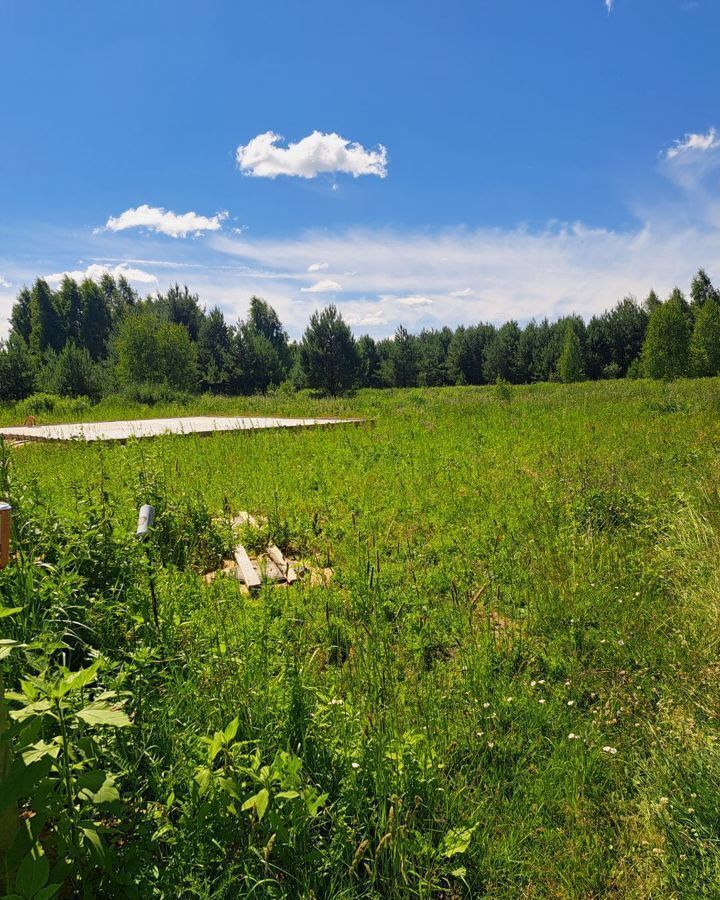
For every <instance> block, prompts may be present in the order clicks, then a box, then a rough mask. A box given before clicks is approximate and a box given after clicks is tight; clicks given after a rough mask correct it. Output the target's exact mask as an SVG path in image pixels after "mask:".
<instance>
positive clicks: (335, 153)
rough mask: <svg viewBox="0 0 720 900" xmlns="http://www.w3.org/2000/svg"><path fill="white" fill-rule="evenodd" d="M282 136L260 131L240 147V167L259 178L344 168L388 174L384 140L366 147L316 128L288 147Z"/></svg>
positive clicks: (353, 172) (307, 175) (354, 172)
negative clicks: (372, 147)
mask: <svg viewBox="0 0 720 900" xmlns="http://www.w3.org/2000/svg"><path fill="white" fill-rule="evenodd" d="M281 140H282V137H281V136H280V135H278V134H275V133H274V132H272V131H266V132H265V134H259V135H257V137H254V138H253V139H252V140H251V141H248V143H247V144H244V145H241V146H240V147H238V148H237V152H236V159H237V164H238V168H239V169H240V171H241V172H243V173H244V174H245V175H253V176H255V177H256V178H276V177H277V176H278V175H295V176H297V177H299V178H315V177H316V176H318V175H322V174H327V173H330V174H333V173H338V172H343V173H345V174H347V175H352V176H353V177H354V178H357V177H359V176H360V175H377V176H378V177H379V178H384V177H385V176H386V175H387V150H386V148H385V147H383V145H382V144H379V145H378V146H377V147H376V148H375V149H371V150H366V149H365V147H363V146H362V144H357V143H353V142H351V141H348V140H346V139H345V138H343V137H340V135H339V134H335V133H332V134H323V133H322V132H320V131H313V133H312V134H309V135H308V136H307V137H304V138H302V140H300V141H298V142H297V143H295V144H288V146H287V147H278V146H277V144H278V142H279V141H281Z"/></svg>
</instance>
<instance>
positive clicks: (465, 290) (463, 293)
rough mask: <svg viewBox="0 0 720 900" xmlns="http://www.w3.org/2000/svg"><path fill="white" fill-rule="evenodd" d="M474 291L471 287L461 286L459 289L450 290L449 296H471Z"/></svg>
mask: <svg viewBox="0 0 720 900" xmlns="http://www.w3.org/2000/svg"><path fill="white" fill-rule="evenodd" d="M474 293H475V291H474V290H473V289H472V288H463V289H462V290H461V291H450V296H451V297H472V295H473V294H474Z"/></svg>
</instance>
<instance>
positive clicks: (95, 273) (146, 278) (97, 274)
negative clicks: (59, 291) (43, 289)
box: [44, 263, 158, 286]
mask: <svg viewBox="0 0 720 900" xmlns="http://www.w3.org/2000/svg"><path fill="white" fill-rule="evenodd" d="M105 273H109V274H110V275H112V276H113V278H117V277H118V276H119V275H122V276H123V277H124V278H126V279H127V280H128V281H129V282H131V283H132V284H140V285H148V284H151V285H153V286H157V284H158V280H157V278H156V277H155V275H152V274H151V273H150V272H146V271H145V270H144V269H135V268H132V267H131V266H126V265H119V266H113V267H110V266H102V265H99V264H98V263H92V264H91V265H89V266H88V267H87V268H86V269H74V270H72V271H68V272H55V273H53V274H52V275H45V276H44V277H45V280H46V281H47V282H48V284H51V285H55V284H59V283H60V282H61V281H62V280H63V278H65V276H68V277H69V278H74V279H75V281H84V280H85V279H86V278H89V279H90V280H91V281H100V279H101V278H102V277H103V275H105Z"/></svg>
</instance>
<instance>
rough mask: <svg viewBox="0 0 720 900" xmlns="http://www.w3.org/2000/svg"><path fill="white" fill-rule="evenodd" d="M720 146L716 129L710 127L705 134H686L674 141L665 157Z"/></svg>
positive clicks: (673, 157) (705, 150)
mask: <svg viewBox="0 0 720 900" xmlns="http://www.w3.org/2000/svg"><path fill="white" fill-rule="evenodd" d="M719 147H720V137H718V133H717V130H716V129H715V128H711V129H710V130H709V131H708V132H707V134H686V135H685V137H684V138H683V139H682V140H681V141H675V143H674V144H673V146H672V147H670V149H669V150H668V151H667V152H666V154H665V158H666V159H677V157H679V156H682V155H683V154H687V153H707V152H708V151H710V150H717V149H718V148H719Z"/></svg>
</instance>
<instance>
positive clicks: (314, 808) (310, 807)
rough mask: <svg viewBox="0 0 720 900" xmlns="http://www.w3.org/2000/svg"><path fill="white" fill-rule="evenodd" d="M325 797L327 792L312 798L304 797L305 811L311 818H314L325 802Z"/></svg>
mask: <svg viewBox="0 0 720 900" xmlns="http://www.w3.org/2000/svg"><path fill="white" fill-rule="evenodd" d="M327 798H328V795H327V794H320V796H319V797H315V798H314V799H313V798H312V797H306V798H305V805H306V806H307V811H308V813H309V814H310V815H311V816H312V817H313V818H315V816H316V815H317V814H318V812H319V811H320V809H321V808H322V807H323V806H325V803H326V802H327Z"/></svg>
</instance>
